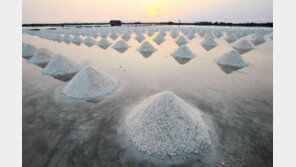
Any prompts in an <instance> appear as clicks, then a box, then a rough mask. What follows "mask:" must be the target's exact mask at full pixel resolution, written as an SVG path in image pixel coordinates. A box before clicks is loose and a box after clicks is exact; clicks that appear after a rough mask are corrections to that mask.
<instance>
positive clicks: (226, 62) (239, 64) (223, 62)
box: [214, 50, 247, 69]
mask: <svg viewBox="0 0 296 167" xmlns="http://www.w3.org/2000/svg"><path fill="white" fill-rule="evenodd" d="M214 61H215V62H216V63H217V64H218V65H220V66H224V67H233V68H237V69H240V68H243V67H246V66H247V63H246V62H245V61H244V59H243V58H242V56H241V55H240V54H239V53H238V52H237V51H235V50H232V51H230V52H227V53H225V54H224V55H222V56H221V57H219V58H218V59H215V60H214Z"/></svg>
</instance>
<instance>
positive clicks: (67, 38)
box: [63, 35, 72, 43]
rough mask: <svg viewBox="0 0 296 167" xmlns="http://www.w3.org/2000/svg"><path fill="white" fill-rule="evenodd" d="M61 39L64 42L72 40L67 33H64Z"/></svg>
mask: <svg viewBox="0 0 296 167" xmlns="http://www.w3.org/2000/svg"><path fill="white" fill-rule="evenodd" d="M63 40H64V41H65V42H66V43H71V41H72V38H71V37H70V36H69V35H65V36H64V38H63Z"/></svg>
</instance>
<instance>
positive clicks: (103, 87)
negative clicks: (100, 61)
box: [63, 66, 118, 100]
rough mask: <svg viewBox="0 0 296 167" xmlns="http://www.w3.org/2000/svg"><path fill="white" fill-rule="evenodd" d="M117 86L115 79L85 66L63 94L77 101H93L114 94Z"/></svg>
mask: <svg viewBox="0 0 296 167" xmlns="http://www.w3.org/2000/svg"><path fill="white" fill-rule="evenodd" d="M117 85H118V81H117V80H116V79H115V78H113V77H111V76H109V75H108V74H106V73H104V72H99V71H97V70H95V69H94V68H92V67H90V66H85V67H83V68H82V69H81V70H80V71H79V72H78V73H77V74H76V75H75V77H74V78H73V79H72V80H71V81H70V82H69V84H68V85H67V86H66V87H65V88H64V90H63V93H64V94H65V95H67V96H69V97H72V98H75V99H83V100H93V99H94V98H100V97H102V96H103V95H106V94H108V93H111V92H113V91H114V90H115V89H116V88H117Z"/></svg>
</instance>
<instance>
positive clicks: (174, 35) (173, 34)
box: [171, 30, 179, 39]
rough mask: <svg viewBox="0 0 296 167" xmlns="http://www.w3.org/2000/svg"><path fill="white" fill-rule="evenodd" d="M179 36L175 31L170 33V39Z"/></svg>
mask: <svg viewBox="0 0 296 167" xmlns="http://www.w3.org/2000/svg"><path fill="white" fill-rule="evenodd" d="M178 36H179V33H178V32H177V31H176V30H173V31H171V37H172V38H174V39H175V38H177V37H178Z"/></svg>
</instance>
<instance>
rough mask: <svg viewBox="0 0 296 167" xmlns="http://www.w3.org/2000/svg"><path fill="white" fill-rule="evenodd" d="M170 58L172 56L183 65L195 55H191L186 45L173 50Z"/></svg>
mask: <svg viewBox="0 0 296 167" xmlns="http://www.w3.org/2000/svg"><path fill="white" fill-rule="evenodd" d="M171 56H173V57H174V58H175V60H176V61H177V62H178V63H179V64H185V63H187V62H189V61H190V60H191V59H193V58H194V57H195V54H193V53H192V51H191V50H190V49H189V48H188V47H187V46H186V45H182V46H180V47H179V48H178V49H177V50H175V51H174V52H173V53H172V54H171Z"/></svg>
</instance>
